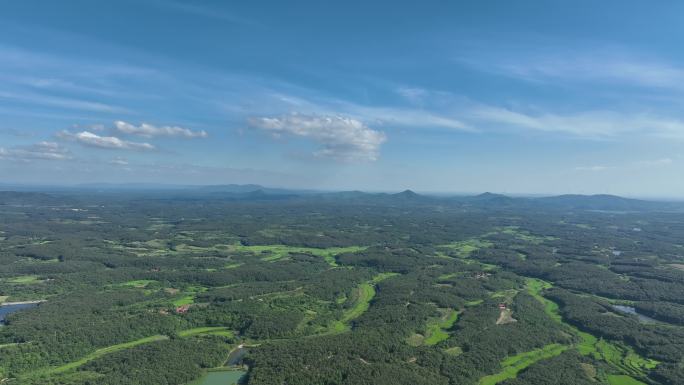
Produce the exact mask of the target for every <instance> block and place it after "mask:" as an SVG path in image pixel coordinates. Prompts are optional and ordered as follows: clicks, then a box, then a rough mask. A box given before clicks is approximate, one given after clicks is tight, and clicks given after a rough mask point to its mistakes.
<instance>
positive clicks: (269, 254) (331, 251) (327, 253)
mask: <svg viewBox="0 0 684 385" xmlns="http://www.w3.org/2000/svg"><path fill="white" fill-rule="evenodd" d="M231 249H232V250H235V251H242V252H249V253H253V254H264V256H262V258H261V260H262V261H270V262H273V261H277V260H280V259H283V258H286V257H287V256H288V255H290V253H295V254H296V253H299V254H311V255H316V256H319V257H323V259H325V261H326V262H327V263H328V264H329V265H330V266H332V267H337V266H338V265H337V261H336V260H335V255H337V254H342V253H356V252H359V251H362V250H365V249H366V247H361V246H349V247H330V248H326V249H316V248H313V247H293V246H285V245H263V246H262V245H255V246H244V245H240V244H237V245H232V246H231Z"/></svg>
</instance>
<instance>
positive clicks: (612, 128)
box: [468, 106, 684, 140]
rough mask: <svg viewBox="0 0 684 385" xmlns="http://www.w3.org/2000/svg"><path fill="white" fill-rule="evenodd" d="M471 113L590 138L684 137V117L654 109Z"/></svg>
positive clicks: (490, 109) (486, 120) (482, 109)
mask: <svg viewBox="0 0 684 385" xmlns="http://www.w3.org/2000/svg"><path fill="white" fill-rule="evenodd" d="M468 114H470V116H471V118H472V119H473V120H475V121H477V122H479V123H480V124H489V125H491V124H494V125H498V126H503V127H509V128H517V129H521V130H535V131H545V132H557V133H564V134H570V135H573V136H578V137H583V138H590V139H601V138H612V137H618V136H621V135H639V136H651V137H660V138H667V139H681V140H684V120H681V119H678V118H673V117H666V116H660V115H655V114H651V113H625V112H617V111H601V110H599V111H580V112H577V113H567V114H558V113H550V112H545V111H542V112H538V113H524V112H519V111H514V110H512V109H506V108H501V107H494V106H478V107H474V108H472V110H471V111H470V112H468Z"/></svg>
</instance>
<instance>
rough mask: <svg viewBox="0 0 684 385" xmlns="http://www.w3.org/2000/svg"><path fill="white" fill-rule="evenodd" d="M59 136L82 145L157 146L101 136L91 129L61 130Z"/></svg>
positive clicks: (121, 147) (138, 148) (140, 149)
mask: <svg viewBox="0 0 684 385" xmlns="http://www.w3.org/2000/svg"><path fill="white" fill-rule="evenodd" d="M57 136H58V137H59V138H62V139H67V140H72V141H74V142H77V143H79V144H81V145H84V146H88V147H94V148H103V149H113V150H139V151H148V150H154V149H155V147H154V146H153V145H152V144H150V143H146V142H132V141H128V140H123V139H120V138H117V137H115V136H100V135H97V134H94V133H92V132H90V131H81V132H77V133H72V132H69V131H61V132H59V133H58V134H57Z"/></svg>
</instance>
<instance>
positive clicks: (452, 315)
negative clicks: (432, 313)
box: [423, 309, 459, 345]
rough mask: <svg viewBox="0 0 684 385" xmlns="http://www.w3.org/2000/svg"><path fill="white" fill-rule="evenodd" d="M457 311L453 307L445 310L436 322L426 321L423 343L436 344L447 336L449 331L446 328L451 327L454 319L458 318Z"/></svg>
mask: <svg viewBox="0 0 684 385" xmlns="http://www.w3.org/2000/svg"><path fill="white" fill-rule="evenodd" d="M458 314H459V313H458V312H457V311H456V310H453V309H449V310H447V312H446V313H445V315H444V316H443V317H442V318H439V319H437V320H436V322H434V321H433V322H428V324H427V332H426V333H425V334H426V336H427V337H426V338H425V340H424V341H423V342H424V343H425V345H436V344H437V343H439V342H442V341H444V340H446V339H447V338H449V333H448V332H447V330H449V329H451V328H452V327H453V326H454V324H455V323H456V321H457V320H458Z"/></svg>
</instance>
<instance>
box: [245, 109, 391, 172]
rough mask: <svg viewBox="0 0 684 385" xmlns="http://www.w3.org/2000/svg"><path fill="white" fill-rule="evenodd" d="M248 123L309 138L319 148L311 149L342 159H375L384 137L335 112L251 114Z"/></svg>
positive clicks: (270, 131)
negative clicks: (273, 114)
mask: <svg viewBox="0 0 684 385" xmlns="http://www.w3.org/2000/svg"><path fill="white" fill-rule="evenodd" d="M249 125H250V127H252V128H256V129H259V130H262V131H265V132H269V133H271V134H273V135H278V136H280V135H293V136H299V137H304V138H310V139H312V140H314V141H315V142H317V143H320V144H321V146H322V148H321V149H320V150H318V151H316V152H315V153H314V155H315V156H318V157H327V158H333V159H338V160H343V161H354V160H361V161H375V160H377V159H378V156H379V151H380V146H381V145H382V144H383V143H384V142H385V141H386V140H387V137H386V136H385V134H384V133H383V132H381V131H376V130H373V129H371V128H369V127H368V126H366V125H365V124H364V123H362V122H361V121H358V120H356V119H352V118H347V117H342V116H338V115H327V116H319V115H300V114H291V115H282V116H277V117H254V118H250V119H249Z"/></svg>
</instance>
